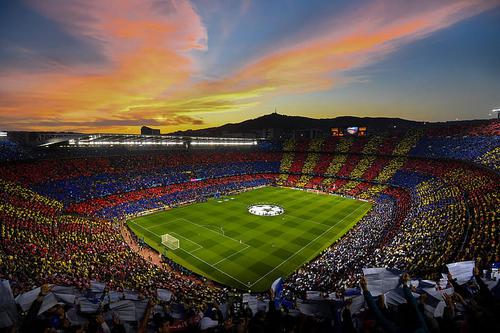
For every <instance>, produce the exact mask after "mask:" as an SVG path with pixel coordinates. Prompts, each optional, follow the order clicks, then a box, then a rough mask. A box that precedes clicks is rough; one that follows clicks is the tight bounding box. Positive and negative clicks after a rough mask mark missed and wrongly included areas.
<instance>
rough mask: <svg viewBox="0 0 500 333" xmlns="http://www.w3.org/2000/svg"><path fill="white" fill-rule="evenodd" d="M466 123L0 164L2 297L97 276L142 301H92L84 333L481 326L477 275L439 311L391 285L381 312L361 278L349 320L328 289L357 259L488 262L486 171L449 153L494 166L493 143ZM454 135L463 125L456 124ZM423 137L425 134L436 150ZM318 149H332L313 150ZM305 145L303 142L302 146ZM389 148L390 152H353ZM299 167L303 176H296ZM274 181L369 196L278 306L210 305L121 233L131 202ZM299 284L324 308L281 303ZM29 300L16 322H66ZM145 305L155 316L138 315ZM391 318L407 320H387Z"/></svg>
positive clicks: (212, 300) (491, 239)
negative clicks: (128, 309) (126, 308)
mask: <svg viewBox="0 0 500 333" xmlns="http://www.w3.org/2000/svg"><path fill="white" fill-rule="evenodd" d="M492 126H496V123H493V125H492ZM453 131H455V130H453ZM453 131H451V132H453ZM467 131H469V132H468V133H469V134H470V135H469V136H468V137H457V136H456V135H455V136H452V137H451V138H443V137H442V135H441V136H439V137H430V136H429V135H426V134H425V133H424V131H423V130H417V131H410V132H409V133H408V134H407V135H405V136H404V137H403V138H401V139H399V140H398V142H397V143H391V140H388V138H387V137H377V138H370V139H368V138H363V140H355V139H354V138H352V137H350V138H340V139H337V138H336V139H334V140H313V141H307V140H302V141H299V142H295V141H293V140H289V141H287V142H285V144H284V147H286V150H288V152H284V153H281V152H245V153H242V152H231V151H227V152H218V153H204V152H197V153H192V152H176V153H171V154H142V155H141V154H137V155H130V156H124V155H120V156H110V157H88V158H74V159H66V160H43V161H41V160H35V161H31V162H18V163H15V164H12V165H10V164H6V165H3V166H2V167H0V189H1V194H0V217H1V219H2V224H1V230H0V231H1V239H0V242H1V247H0V277H1V278H4V279H7V280H10V281H11V282H10V288H12V290H13V292H14V294H18V293H20V292H24V291H27V290H29V289H31V288H32V287H33V286H35V285H43V284H47V283H51V284H56V285H63V286H72V287H74V288H76V289H78V290H80V292H81V294H82V295H87V294H88V293H87V292H85V290H88V289H89V288H91V281H105V282H106V288H107V289H109V290H114V291H116V292H118V293H125V292H127V291H130V290H133V291H134V292H136V293H137V295H138V296H137V297H138V299H141V300H145V299H146V298H148V299H149V300H150V305H149V306H146V307H145V311H144V312H143V316H141V318H145V319H144V320H143V321H142V320H141V319H140V318H137V319H136V320H135V323H134V324H130V323H127V324H126V325H124V324H125V323H123V320H118V319H119V318H113V317H110V318H106V317H105V316H104V315H103V313H104V312H106V311H107V312H108V314H109V311H111V310H110V309H109V308H104V309H100V310H99V311H101V310H102V311H103V313H101V314H99V313H98V314H95V313H94V314H92V315H89V316H88V317H87V318H86V319H85V320H84V321H83V322H84V324H81V323H80V324H78V325H80V326H82V327H84V328H85V329H87V330H88V331H93V330H94V329H95V330H96V331H106V327H107V329H111V328H113V329H114V328H115V327H116V328H117V329H121V328H118V327H121V326H123V329H129V330H130V329H132V330H134V329H137V330H139V329H143V330H148V329H149V330H151V329H160V328H161V327H163V325H166V326H168V327H170V328H169V329H172V328H173V327H178V328H181V329H184V330H187V329H192V330H199V329H200V328H201V327H210V329H211V330H214V331H221V332H225V331H234V330H239V329H244V330H248V331H256V332H257V331H259V330H261V331H262V330H267V331H275V329H279V330H284V331H292V330H299V328H300V330H303V331H308V329H309V330H312V329H313V328H314V331H320V330H323V329H324V330H329V329H337V330H339V331H342V330H343V331H350V330H351V331H352V330H355V329H358V330H359V329H368V330H369V328H367V325H370V323H371V324H372V325H374V327H378V328H381V329H384V330H386V331H394V332H396V331H405V330H406V329H407V328H408V327H410V326H411V325H413V326H411V327H412V328H414V330H419V331H436V332H438V331H448V330H449V329H450V328H451V330H452V331H457V330H458V328H461V327H464V326H463V325H464V323H466V324H467V325H470V326H469V327H486V326H484V325H487V324H484V323H483V322H482V321H481V320H479V319H478V318H489V317H488V316H489V315H490V311H491V310H492V309H494V307H498V302H497V301H495V300H494V299H493V296H492V295H491V294H490V293H489V291H488V290H487V288H486V289H485V286H484V284H482V280H481V279H480V278H479V277H478V276H479V275H478V273H475V284H474V283H470V285H469V284H467V285H466V287H464V286H461V285H458V284H456V283H455V282H454V281H453V279H450V281H449V282H448V283H449V284H448V287H449V286H450V285H451V286H452V287H453V288H454V290H455V294H453V296H450V298H449V299H448V297H449V296H443V297H444V298H443V299H442V301H443V302H444V303H446V304H445V305H446V311H445V313H444V315H443V316H441V317H439V318H438V319H436V318H434V317H433V316H429V314H428V313H427V312H426V310H423V306H424V303H425V301H422V302H421V303H422V304H417V302H416V301H415V299H414V298H413V297H414V295H413V294H411V293H409V292H408V290H409V289H410V288H409V287H404V286H403V287H402V290H403V291H402V292H403V294H404V297H403V298H404V299H406V302H405V303H404V304H406V305H405V307H403V308H399V307H398V308H397V309H394V308H392V309H389V307H387V306H386V305H384V303H383V301H381V302H379V303H375V302H374V301H373V299H372V298H371V295H370V294H369V290H368V288H367V287H366V285H365V284H364V282H363V283H362V284H361V287H362V289H363V292H364V297H365V301H366V304H367V308H368V309H369V310H367V311H366V312H365V313H364V315H363V316H361V317H359V316H358V317H356V316H354V317H351V313H350V312H349V301H346V299H344V298H342V299H338V297H339V295H344V294H347V293H348V291H349V290H351V288H356V287H357V285H358V282H359V280H360V278H362V269H363V268H364V267H391V268H394V269H399V270H402V271H406V272H409V273H410V274H412V275H413V276H418V277H420V278H426V279H433V280H439V279H440V276H439V275H438V273H440V272H442V271H443V270H442V268H443V266H444V265H445V264H446V263H449V262H451V261H454V260H457V259H460V260H470V259H476V263H477V265H478V267H481V268H486V267H488V265H489V264H490V263H491V262H493V261H495V262H498V259H495V256H498V255H499V254H500V243H499V241H498V240H499V239H500V235H499V230H500V228H499V226H498V222H497V218H498V216H497V210H498V208H497V207H498V198H499V195H498V194H499V192H498V186H497V185H498V175H497V174H496V173H495V172H493V171H491V170H487V169H482V168H478V167H476V166H474V164H468V163H463V162H461V161H460V160H470V161H473V162H478V161H479V163H481V164H483V165H487V166H488V167H490V169H493V170H495V169H498V158H497V156H495V155H494V154H492V153H491V152H493V151H494V150H495V149H498V147H497V146H498V136H496V137H495V136H491V135H490V136H487V135H485V133H484V132H482V131H480V130H477V128H468V129H467ZM451 132H450V133H451ZM453 133H455V132H453ZM457 133H463V129H461V130H460V131H458V132H457ZM497 134H498V133H497ZM445 139H446V140H445ZM426 140H435V141H433V142H435V144H436V145H437V146H438V147H439V148H435V144H434V143H433V144H431V145H429V144H428V143H429V142H430V141H426ZM436 140H437V141H436ZM443 140H444V141H443ZM330 141H331V142H330ZM441 141H443V142H441ZM445 141H446V142H445ZM332 142H333V143H332ZM473 142H475V144H476V145H479V147H480V149H478V151H479V150H481V149H482V148H483V147H486V146H487V145H488V144H489V145H490V146H488V148H487V149H486V150H484V151H483V150H481V153H478V154H476V152H471V150H473V148H472V147H473ZM447 144H448V145H449V146H446V145H447ZM328 145H329V147H335V149H336V150H337V151H341V152H343V153H341V154H333V155H332V154H323V153H318V152H317V149H323V148H324V147H326V146H328ZM426 145H427V148H426V149H423V148H422V147H424V146H426ZM429 147H431V148H429ZM457 147H458V148H457ZM312 148H314V149H312ZM389 148H390V149H389ZM308 149H311V151H312V152H311V153H307V152H306V151H307V150H308ZM391 149H392V151H391V154H394V155H397V156H396V157H390V156H375V155H360V154H359V153H361V152H362V153H364V154H373V153H375V154H376V153H377V152H378V153H380V152H381V151H384V152H386V151H387V152H388V151H389V150H391ZM295 150H297V151H300V152H294V151H295ZM462 151H466V152H465V153H464V152H462ZM488 154H489V155H488ZM413 155H419V156H420V155H424V156H427V157H433V158H431V159H429V158H415V157H413ZM484 156H488V158H487V159H485V158H484ZM434 157H449V158H452V159H453V160H455V161H453V160H436V159H434ZM481 159H482V160H481ZM456 160H459V161H456ZM483 160H484V161H486V160H487V161H488V162H481V161H483ZM304 172H305V173H307V174H308V175H307V176H304V175H301V173H304ZM290 173H294V174H292V175H290ZM3 179H6V180H8V181H6V180H3ZM14 182H15V183H16V184H15V183H14ZM275 183H278V184H281V185H286V186H299V187H311V188H317V189H320V190H322V191H325V192H332V193H338V194H341V195H347V196H356V197H359V198H363V199H367V200H371V201H372V202H373V203H374V206H373V208H372V210H371V211H370V212H369V213H368V214H367V215H365V216H364V217H363V218H362V219H361V220H360V221H359V222H358V223H357V224H356V226H355V227H353V228H352V229H351V230H349V232H348V233H347V234H346V235H345V236H344V237H342V238H341V239H339V240H338V241H337V242H336V243H335V244H333V245H332V246H331V247H330V248H328V249H326V250H325V251H324V252H323V253H322V254H320V255H319V256H318V257H317V258H316V259H314V260H313V261H311V262H309V263H308V264H306V265H304V266H303V267H301V268H300V269H299V270H297V271H296V272H295V273H294V274H292V275H291V276H290V277H288V278H287V279H286V280H285V284H284V298H285V299H286V300H287V301H288V302H291V303H292V304H293V305H292V306H291V307H290V308H291V309H287V310H285V311H284V312H283V311H276V310H275V309H274V307H273V306H271V307H266V309H267V310H266V311H264V312H262V311H257V312H254V313H251V311H250V312H249V311H248V309H247V308H245V307H244V308H243V309H239V310H237V311H236V310H235V311H232V310H231V311H226V312H225V313H223V312H224V311H221V310H220V309H221V307H220V306H222V304H223V303H226V305H227V304H231V306H229V308H231V309H232V303H231V302H230V301H229V300H230V296H229V295H228V291H227V290H226V289H223V288H220V287H217V286H213V285H211V284H207V283H206V281H204V280H203V279H202V278H200V277H198V276H196V275H194V274H192V273H190V272H189V271H187V270H184V269H181V268H180V267H177V266H176V264H174V263H172V262H169V261H167V260H164V261H163V263H162V265H157V264H156V265H154V264H152V263H151V262H149V261H148V260H146V259H145V258H144V257H143V256H141V255H139V254H138V253H136V252H135V251H133V249H132V248H131V247H130V246H129V245H128V244H127V243H126V242H125V240H124V238H123V236H122V234H121V233H120V225H119V224H117V223H116V221H117V220H121V219H123V218H124V217H126V216H130V215H135V214H139V213H141V212H144V211H148V210H153V209H159V208H160V209H161V208H163V207H166V206H176V205H178V204H182V203H186V202H190V201H198V200H204V199H205V198H207V197H211V196H214V195H215V194H224V193H229V192H233V191H240V190H244V189H246V188H253V187H257V186H263V185H271V184H275ZM19 184H21V185H22V186H21V185H19ZM28 188H30V189H28ZM41 194H42V195H41ZM69 214H71V215H69ZM73 214H77V215H73ZM405 279H406V278H403V280H405ZM403 282H405V283H406V282H407V281H403ZM47 288H48V287H44V288H42V289H43V290H44V291H43V292H41V293H42V296H46V295H45V294H47V293H48V289H47ZM158 288H162V289H167V290H169V291H171V292H172V293H173V295H174V298H173V301H172V302H167V303H165V304H162V305H164V306H165V307H157V306H156V307H153V304H154V303H153V299H154V298H155V295H157V294H156V293H157V289H158ZM405 288H406V289H405ZM442 288H443V289H444V288H446V286H442ZM42 289H41V290H42ZM307 291H318V292H320V293H325V294H330V295H333V296H332V297H331V298H335V302H337V303H335V302H334V303H332V304H335V305H332V304H330V305H331V307H330V309H331V314H330V315H331V318H330V320H325V317H321V318H318V319H315V320H311V317H310V316H303V313H302V314H299V313H297V312H294V310H295V311H296V310H297V309H300V306H299V305H298V303H299V302H301V300H303V299H307V298H308V294H307ZM44 293H45V294H44ZM332 293H333V294H332ZM335 293H338V295H335ZM94 296H95V295H94ZM453 301H455V302H453ZM38 303H40V304H38ZM38 303H36V302H35V303H34V305H32V307H33V309H35V310H33V309H31V308H30V309H26V310H25V311H26V312H27V314H23V315H22V316H21V317H22V318H24V321H23V320H21V321H20V322H21V323H23V322H32V321H40V323H43V325H41V326H40V328H41V327H48V326H51V327H53V328H56V329H59V330H61V331H65V330H66V329H67V327H66V326H63V324H62V323H63V322H65V321H66V320H67V316H66V311H68V310H69V309H68V308H67V307H66V305H65V306H62V305H61V304H59V305H56V306H54V307H53V309H52V310H49V311H48V312H45V313H44V314H42V315H40V316H38V315H36V314H37V313H38V310H39V308H40V306H41V304H42V303H43V298H40V299H39V301H38ZM146 303H147V302H146ZM264 303H265V302H264ZM455 303H458V304H460V306H457V305H456V304H455ZM0 305H1V304H0ZM143 305H144V304H143ZM172 307H182V308H183V310H182V311H180V312H182V313H183V315H182V319H181V320H180V321H179V319H180V318H176V317H175V316H176V315H177V314H178V312H179V311H177V310H173V309H172ZM496 309H498V308H496ZM104 310H106V311H104ZM75 311H77V310H75ZM111 312H112V311H111ZM299 312H300V311H299ZM153 313H156V314H157V316H156V315H155V316H156V320H150V319H151V315H152V314H153ZM346 314H347V315H346ZM80 315H81V313H80ZM400 315H401V317H400V318H410V319H409V321H408V322H406V321H405V320H400V319H398V318H399V317H398V316H400ZM55 317H58V318H59V319H58V320H56V319H53V318H55ZM205 318H207V319H205ZM115 319H116V320H115ZM204 319H205V321H204V322H205V324H203V320H204ZM331 319H333V321H332V320H331ZM412 320H413V321H412ZM54 321H55V322H57V325H59V326H57V325H56V323H54ZM120 321H121V324H120V323H119V322H120ZM70 324H71V323H70ZM21 325H22V324H21ZM47 325H48V326H47ZM54 325H56V327H54ZM65 325H67V324H65ZM78 325H76V326H78ZM96 325H97V326H96ZM120 325H121V326H120ZM130 325H132V326H130ZM134 325H135V326H134ZM176 325H177V326H176ZM203 325H205V326H203ZM206 325H208V326H206ZM332 325H333V326H332ZM481 325H483V326H481ZM70 326H75V325H70ZM129 326H130V327H129ZM30 327H32V326H30ZM92 327H94V328H92ZM68 329H69V328H68ZM72 329H74V327H73V328H72ZM372 329H374V328H373V327H372Z"/></svg>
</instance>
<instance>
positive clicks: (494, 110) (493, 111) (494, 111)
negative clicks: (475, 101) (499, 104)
mask: <svg viewBox="0 0 500 333" xmlns="http://www.w3.org/2000/svg"><path fill="white" fill-rule="evenodd" d="M491 113H496V114H497V119H500V108H497V109H493V110H491Z"/></svg>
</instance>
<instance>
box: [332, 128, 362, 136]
mask: <svg viewBox="0 0 500 333" xmlns="http://www.w3.org/2000/svg"><path fill="white" fill-rule="evenodd" d="M330 133H331V135H332V136H347V135H350V136H366V127H358V126H350V127H346V128H341V127H332V128H331V129H330Z"/></svg>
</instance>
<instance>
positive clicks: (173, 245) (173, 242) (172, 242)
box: [161, 234, 179, 250]
mask: <svg viewBox="0 0 500 333" xmlns="http://www.w3.org/2000/svg"><path fill="white" fill-rule="evenodd" d="M161 243H162V244H163V245H165V246H166V247H168V248H169V249H171V250H177V249H178V248H179V240H178V239H177V238H175V237H174V236H172V235H170V234H165V235H161Z"/></svg>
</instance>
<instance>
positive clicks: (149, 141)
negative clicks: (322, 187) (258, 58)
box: [41, 134, 263, 147]
mask: <svg viewBox="0 0 500 333" xmlns="http://www.w3.org/2000/svg"><path fill="white" fill-rule="evenodd" d="M260 140H263V139H255V138H251V139H249V138H224V137H190V136H171V135H137V134H89V135H82V136H79V137H73V138H65V139H64V140H52V141H50V142H47V143H43V144H42V145H41V146H45V147H49V146H59V147H60V146H64V147H112V146H163V147H176V146H178V147H182V146H184V147H188V146H200V147H201V146H253V145H257V144H258V142H259V141H260Z"/></svg>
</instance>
